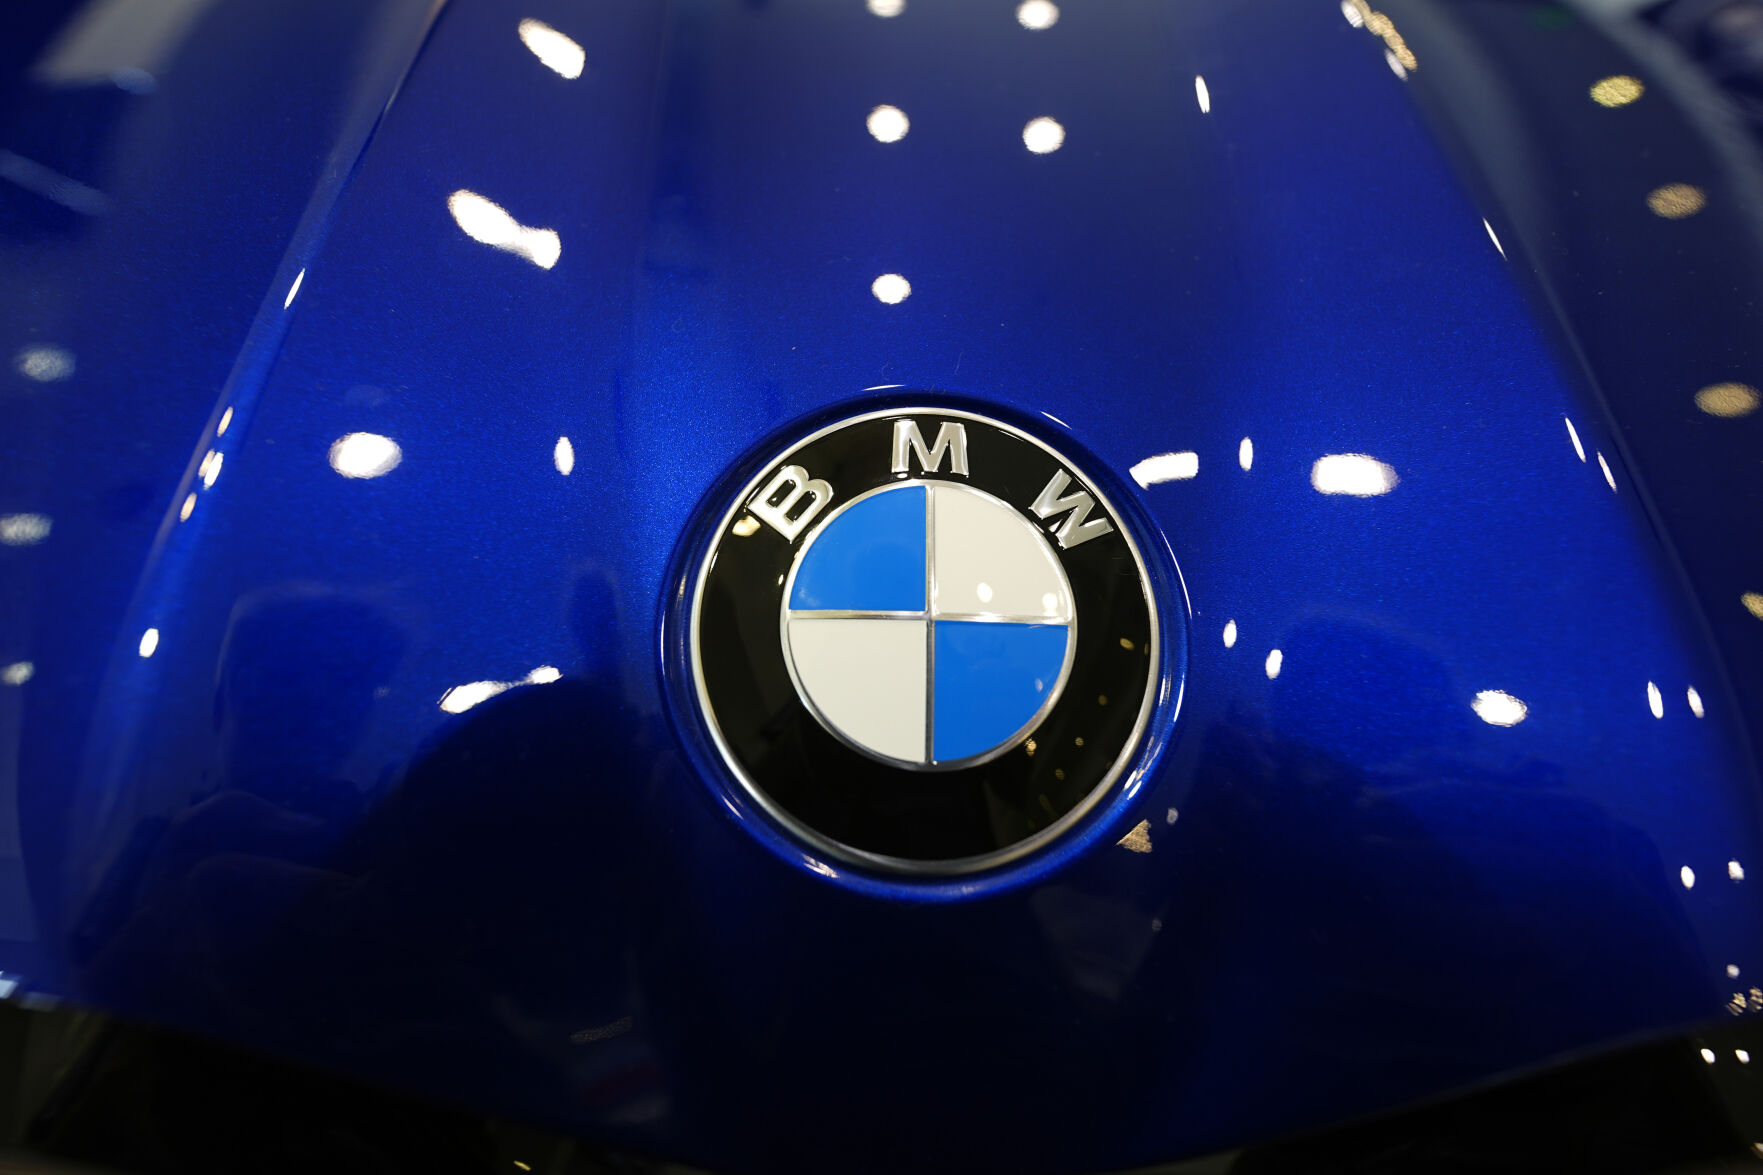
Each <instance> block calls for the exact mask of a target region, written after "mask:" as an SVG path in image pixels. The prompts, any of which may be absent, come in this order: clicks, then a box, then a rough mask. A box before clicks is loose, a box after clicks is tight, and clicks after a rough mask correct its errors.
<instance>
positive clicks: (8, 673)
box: [0, 661, 37, 685]
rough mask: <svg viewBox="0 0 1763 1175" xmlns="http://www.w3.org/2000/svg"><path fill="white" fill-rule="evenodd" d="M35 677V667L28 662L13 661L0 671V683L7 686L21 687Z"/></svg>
mask: <svg viewBox="0 0 1763 1175" xmlns="http://www.w3.org/2000/svg"><path fill="white" fill-rule="evenodd" d="M36 675H37V667H36V666H35V665H33V664H32V663H31V662H29V661H14V662H13V663H12V664H10V665H8V666H7V667H6V668H4V669H0V682H5V683H6V684H7V685H23V684H24V683H25V682H27V681H29V680H30V679H31V678H33V677H35V676H36Z"/></svg>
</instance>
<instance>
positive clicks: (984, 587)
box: [973, 583, 992, 604]
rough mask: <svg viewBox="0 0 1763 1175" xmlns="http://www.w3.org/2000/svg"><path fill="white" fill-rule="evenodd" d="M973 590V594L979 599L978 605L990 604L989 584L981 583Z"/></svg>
mask: <svg viewBox="0 0 1763 1175" xmlns="http://www.w3.org/2000/svg"><path fill="white" fill-rule="evenodd" d="M973 590H974V594H975V595H977V596H978V597H979V602H980V603H982V604H989V603H991V602H992V585H991V584H989V583H982V584H980V585H979V586H978V587H976V588H974V589H973Z"/></svg>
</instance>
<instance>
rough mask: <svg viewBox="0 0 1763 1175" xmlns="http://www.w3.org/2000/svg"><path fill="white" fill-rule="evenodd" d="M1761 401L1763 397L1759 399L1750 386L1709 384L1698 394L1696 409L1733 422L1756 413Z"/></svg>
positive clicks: (1754, 389) (1755, 391) (1755, 390)
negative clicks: (1735, 419) (1737, 418)
mask: <svg viewBox="0 0 1763 1175" xmlns="http://www.w3.org/2000/svg"><path fill="white" fill-rule="evenodd" d="M1760 399H1763V397H1759V396H1758V395H1757V389H1756V388H1754V387H1752V386H1751V385H1750V384H1740V383H1718V384H1709V385H1708V386H1707V387H1705V388H1703V389H1702V390H1701V391H1699V392H1697V393H1696V407H1698V408H1700V409H1701V410H1702V411H1704V412H1706V413H1707V414H1708V415H1709V416H1719V417H1723V418H1724V419H1727V420H1731V419H1734V418H1736V417H1740V416H1749V415H1750V414H1751V413H1753V412H1755V411H1756V410H1757V404H1758V403H1759V401H1760Z"/></svg>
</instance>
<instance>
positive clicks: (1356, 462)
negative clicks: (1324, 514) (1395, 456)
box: [1310, 453, 1402, 498]
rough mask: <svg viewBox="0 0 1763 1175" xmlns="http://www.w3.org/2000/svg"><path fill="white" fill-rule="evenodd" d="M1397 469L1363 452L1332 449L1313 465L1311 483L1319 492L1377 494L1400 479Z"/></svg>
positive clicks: (1360, 496)
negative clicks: (1345, 451)
mask: <svg viewBox="0 0 1763 1175" xmlns="http://www.w3.org/2000/svg"><path fill="white" fill-rule="evenodd" d="M1401 480H1402V479H1401V478H1399V477H1397V476H1396V471H1395V470H1394V469H1392V468H1391V467H1390V466H1388V465H1386V464H1384V463H1383V462H1382V461H1379V460H1378V459H1377V458H1376V457H1369V456H1366V455H1365V454H1364V453H1330V454H1328V455H1327V456H1326V457H1319V458H1317V460H1316V464H1315V465H1313V466H1311V468H1310V484H1311V485H1312V486H1313V487H1315V489H1316V492H1317V493H1319V494H1350V495H1352V496H1353V497H1356V498H1374V497H1376V496H1377V495H1379V494H1387V493H1389V492H1390V491H1391V490H1393V489H1395V488H1396V486H1397V485H1398V484H1399V483H1400V482H1401Z"/></svg>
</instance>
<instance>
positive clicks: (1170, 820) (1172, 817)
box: [1163, 808, 1181, 824]
mask: <svg viewBox="0 0 1763 1175" xmlns="http://www.w3.org/2000/svg"><path fill="white" fill-rule="evenodd" d="M1179 819H1181V813H1180V812H1177V811H1176V810H1175V809H1174V808H1171V809H1169V810H1168V811H1167V812H1165V813H1163V823H1165V824H1174V823H1175V822H1176V821H1177V820H1179Z"/></svg>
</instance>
